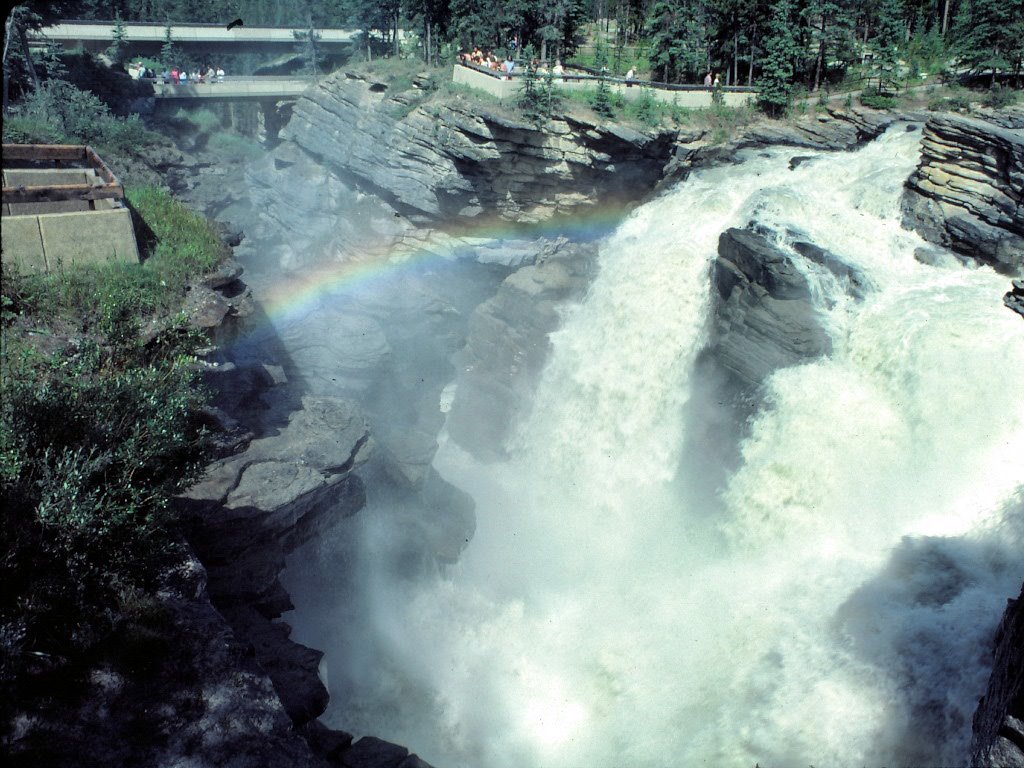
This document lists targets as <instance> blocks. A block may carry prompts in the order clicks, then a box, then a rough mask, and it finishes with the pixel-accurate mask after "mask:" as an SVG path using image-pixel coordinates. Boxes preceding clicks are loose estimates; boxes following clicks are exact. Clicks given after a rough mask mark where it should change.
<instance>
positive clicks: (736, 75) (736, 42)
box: [730, 31, 740, 85]
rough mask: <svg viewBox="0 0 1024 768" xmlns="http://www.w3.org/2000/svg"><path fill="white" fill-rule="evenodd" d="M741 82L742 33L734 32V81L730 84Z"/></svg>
mask: <svg viewBox="0 0 1024 768" xmlns="http://www.w3.org/2000/svg"><path fill="white" fill-rule="evenodd" d="M739 82H740V33H739V32H738V31H737V32H733V33H732V82H731V83H730V85H739Z"/></svg>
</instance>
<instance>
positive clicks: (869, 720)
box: [332, 130, 1024, 768]
mask: <svg viewBox="0 0 1024 768" xmlns="http://www.w3.org/2000/svg"><path fill="white" fill-rule="evenodd" d="M917 139H918V136H917V135H916V134H910V135H908V134H906V133H903V132H901V131H898V130H897V131H893V132H891V133H889V134H887V135H886V136H884V137H883V138H882V139H880V140H878V141H876V142H874V143H872V144H871V145H869V146H868V147H866V148H865V149H863V150H861V151H859V152H857V153H845V154H835V155H821V156H818V157H816V158H815V159H814V160H813V161H811V162H807V163H804V164H802V165H801V166H799V167H798V168H797V169H796V170H793V171H790V170H788V169H787V167H786V160H787V157H788V155H790V154H792V152H789V153H786V152H780V151H773V152H770V153H766V155H759V156H756V157H753V156H752V157H750V158H748V159H747V160H746V161H745V162H744V163H743V164H742V165H738V166H729V167H725V168H720V169H715V170H711V171H707V172H703V173H700V174H696V175H695V176H694V177H692V178H691V179H689V180H687V182H685V183H684V184H682V185H680V186H679V187H677V188H676V189H675V190H673V191H672V192H670V193H668V194H666V195H664V196H662V197H661V198H659V199H657V200H655V201H653V202H651V203H649V204H647V205H645V206H643V207H641V208H640V209H638V210H637V211H635V212H634V213H633V215H631V216H630V218H629V219H628V220H627V221H625V222H624V223H623V225H622V226H621V227H620V228H619V229H618V230H617V231H616V232H615V234H614V235H612V236H611V237H610V238H609V239H608V240H607V241H606V242H604V243H603V244H602V248H601V254H602V255H601V262H600V273H599V275H598V277H597V279H596V281H595V283H594V285H593V288H592V290H591V291H590V293H589V295H588V297H587V299H586V300H585V301H584V302H583V303H582V304H581V305H579V306H577V307H575V308H573V309H572V310H570V311H569V312H567V315H566V317H565V322H564V325H563V327H562V329H561V330H560V331H558V332H557V333H556V334H554V336H553V338H552V353H551V357H550V362H549V365H548V367H547V369H546V370H545V373H544V376H543V380H542V382H541V384H540V386H539V389H538V392H537V396H536V401H535V403H534V406H533V409H532V412H531V413H530V414H529V415H528V417H526V418H525V419H524V420H523V423H522V424H521V425H520V428H519V431H518V433H517V435H516V437H515V439H514V440H513V441H512V444H511V446H510V448H511V450H512V456H513V458H512V459H511V460H509V461H508V462H506V463H504V464H498V465H487V466H484V465H479V464H477V463H476V462H474V461H473V460H472V459H471V458H470V457H468V456H467V455H466V454H464V453H463V452H461V451H460V450H459V449H458V448H457V447H455V446H453V445H451V444H446V445H443V446H442V449H441V451H440V452H439V454H438V458H437V460H436V466H437V468H438V469H439V471H441V472H442V474H443V475H444V476H445V477H446V478H447V479H449V480H450V481H451V482H452V483H454V484H455V485H457V486H459V487H461V488H463V489H465V490H467V491H468V492H470V493H471V494H472V495H473V496H474V497H475V499H476V502H477V518H478V530H477V534H476V536H475V538H474V539H473V541H472V542H471V544H470V546H469V547H468V549H467V550H466V552H465V554H464V556H463V558H462V560H461V561H460V562H459V563H458V564H457V565H456V566H454V567H453V568H452V569H451V570H450V572H449V573H447V574H446V575H445V576H444V577H443V578H438V579H436V580H435V581H432V582H430V583H426V584H423V583H417V584H411V583H408V582H404V583H401V584H392V583H388V582H385V581H383V580H380V579H378V580H375V579H374V578H373V577H372V576H371V577H369V587H370V588H369V589H368V591H367V596H364V598H362V599H364V600H365V601H366V605H367V606H368V608H367V616H370V617H372V621H373V627H372V642H370V643H368V646H369V647H372V651H369V653H370V657H368V658H362V659H361V660H360V663H361V664H362V665H364V666H365V668H366V669H368V670H372V673H367V674H364V675H362V676H356V677H352V676H350V680H351V681H354V682H352V683H351V685H350V688H351V689H350V690H347V691H341V692H339V691H334V692H332V694H333V695H334V696H335V698H336V699H337V700H340V701H342V702H343V704H342V705H341V710H340V711H339V712H337V713H336V717H337V720H338V723H339V724H340V725H343V726H344V727H346V728H348V729H357V730H358V729H363V730H364V731H365V732H366V733H373V734H375V735H380V736H383V737H385V738H388V739H391V740H394V741H398V742H400V743H403V744H406V745H408V746H409V747H410V748H411V749H413V750H414V751H416V752H418V753H419V754H420V755H421V756H423V757H424V758H425V759H426V760H428V761H430V762H431V763H434V764H436V765H438V766H439V768H455V767H456V766H467V767H470V766H472V767H473V768H488V767H491V766H494V767H497V766H511V765H515V766H536V767H537V768H541V767H543V766H558V767H559V768H564V767H569V766H609V767H611V766H634V767H637V768H639V767H641V766H666V765H680V766H683V765H687V766H688V765H716V766H718V765H725V766H728V765H736V766H747V767H748V768H749V766H752V765H753V764H754V763H755V762H759V763H760V764H761V765H806V764H808V763H813V764H817V765H834V766H840V765H850V766H854V765H856V766H860V765H867V764H883V763H888V762H899V761H900V760H911V759H914V760H917V759H920V760H929V761H933V762H936V763H941V762H947V763H951V762H963V761H964V759H965V755H964V750H965V748H966V740H967V739H968V738H969V726H970V724H969V716H970V713H971V710H972V708H973V704H974V702H975V701H976V700H977V697H978V696H979V695H980V693H981V692H982V686H983V685H984V681H985V669H984V660H985V658H986V654H985V653H984V649H985V647H986V644H987V643H988V642H989V636H988V634H987V633H989V632H991V629H992V625H993V623H994V622H995V621H996V620H997V618H998V615H999V613H1000V612H1001V607H1002V605H1003V602H1004V600H1005V598H1006V597H1007V596H1010V595H1011V594H1012V593H1015V592H1016V590H1017V589H1018V588H1019V584H1020V577H1021V574H1022V572H1024V556H1022V554H1021V553H1022V550H1024V547H1022V546H1021V544H1022V541H1024V537H1022V529H1024V523H1022V519H1021V518H1022V516H1024V503H1022V501H1021V499H1020V497H1019V496H1017V497H1015V496H1014V492H1015V489H1016V488H1018V487H1019V486H1020V485H1021V483H1022V480H1024V477H1022V473H1021V465H1020V458H1019V457H1020V456H1024V398H1022V396H1021V394H1020V391H1019V382H1020V381H1021V380H1024V323H1021V322H1020V320H1019V318H1017V317H1015V316H1014V315H1013V314H1012V313H1010V312H1008V311H1007V310H1005V309H1004V308H1003V307H1002V305H1001V301H1000V296H1001V294H1002V293H1003V292H1004V291H1005V290H1006V280H1005V278H1002V277H999V276H997V275H995V274H993V273H992V272H990V271H988V270H985V269H978V270H966V269H964V270H943V269H937V268H933V267H928V266H925V265H922V264H919V263H918V262H916V261H915V260H914V259H913V249H914V247H916V246H919V245H921V241H920V240H919V239H918V238H917V236H916V235H914V234H912V233H909V232H906V231H904V230H903V229H902V228H900V226H899V222H898V198H899V194H900V190H901V188H902V182H903V179H905V178H906V176H907V175H908V174H909V173H910V171H911V170H912V168H913V166H914V165H915V164H916V162H917ZM751 219H756V220H757V221H758V222H760V223H762V224H765V225H768V226H770V227H772V228H773V229H775V230H777V231H780V232H781V231H785V230H787V229H788V230H796V231H799V232H802V233H804V234H805V235H806V239H808V240H810V241H812V242H815V243H817V244H818V245H820V246H822V247H824V248H827V249H829V250H831V251H832V252H834V253H835V254H837V255H839V256H840V257H842V258H843V259H844V260H846V261H847V262H849V263H851V264H853V265H856V266H857V267H858V268H860V269H861V270H862V271H863V273H864V274H865V275H866V276H867V277H868V279H869V280H870V282H871V284H872V286H873V287H874V289H873V290H871V291H869V292H868V295H867V296H866V298H865V299H864V300H863V301H861V302H857V301H853V300H851V299H848V298H847V297H846V296H845V295H842V294H840V293H838V292H837V288H836V286H835V285H834V281H832V282H830V281H829V280H828V279H824V278H821V276H820V275H817V278H820V279H819V282H818V283H817V290H818V292H819V294H820V298H821V299H822V301H823V304H822V309H821V311H822V313H824V314H825V315H826V320H827V324H828V327H829V328H830V330H831V333H832V335H833V344H834V352H833V354H832V355H831V356H829V357H828V358H825V359H821V360H818V361H815V362H811V363H808V364H805V365H801V366H798V367H794V368H789V369H785V370H781V371H778V372H777V373H776V374H775V375H774V376H773V377H772V378H771V379H770V381H769V382H767V383H766V387H765V401H764V405H763V406H762V407H761V409H760V410H759V411H758V413H757V414H756V416H755V418H754V420H753V422H752V423H751V424H750V428H749V434H748V435H747V436H746V438H745V440H744V442H743V444H742V446H741V450H740V453H741V459H742V460H741V463H740V465H739V467H738V469H737V470H736V472H735V473H734V474H733V475H732V477H731V478H730V480H729V482H728V485H727V487H725V488H724V489H722V491H721V493H720V496H719V498H720V500H721V508H720V509H717V510H715V511H714V515H711V514H709V511H708V510H700V509H693V508H688V507H687V505H686V503H685V502H684V501H683V500H682V496H681V494H680V488H681V487H686V486H687V485H693V484H700V483H701V482H702V478H700V477H693V476H688V475H687V474H686V471H685V469H684V471H683V473H682V475H680V474H679V467H680V455H681V446H682V445H683V441H684V437H685V433H686V428H687V424H686V419H685V416H684V414H685V413H686V412H687V411H686V409H685V408H684V406H685V405H686V402H687V399H688V397H689V396H690V390H691V384H690V377H691V375H692V370H693V366H694V361H695V358H696V355H697V353H698V351H699V350H700V348H701V346H702V344H703V343H704V341H705V339H704V336H705V327H706V322H707V313H708V307H709V302H710V279H709V267H710V265H711V263H712V261H713V259H714V257H715V253H716V248H717V241H718V236H719V233H721V232H722V231H723V230H724V229H726V228H727V227H730V226H744V225H745V224H747V223H748V222H749V221H750V220H751ZM803 268H804V269H807V270H808V271H809V273H810V272H812V271H814V270H813V269H812V268H811V267H810V266H806V267H803ZM816 274H817V273H816ZM1014 382H1017V383H1018V386H1015V385H1014ZM365 525H366V527H367V530H368V535H367V539H366V541H364V542H362V544H361V546H362V547H364V548H365V551H366V552H371V553H372V551H373V547H374V546H375V545H376V543H377V542H379V541H382V540H383V539H384V538H386V537H387V535H388V534H387V531H386V530H385V529H384V524H383V522H382V521H380V520H378V521H374V520H373V519H372V518H369V519H368V520H367V522H366V523H365ZM372 560H373V558H372V555H369V556H366V559H365V565H366V568H367V569H368V571H369V572H370V573H371V574H372V570H373V569H372ZM382 578H383V577H381V579H382ZM365 619H366V616H364V617H363V620H365ZM350 650H351V649H350Z"/></svg>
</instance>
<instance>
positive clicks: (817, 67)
mask: <svg viewBox="0 0 1024 768" xmlns="http://www.w3.org/2000/svg"><path fill="white" fill-rule="evenodd" d="M820 32H821V39H820V40H819V41H818V60H817V61H816V62H815V64H814V87H813V88H811V93H814V92H816V91H817V90H818V86H819V85H821V71H822V70H823V69H824V68H825V16H824V15H822V17H821V30H820Z"/></svg>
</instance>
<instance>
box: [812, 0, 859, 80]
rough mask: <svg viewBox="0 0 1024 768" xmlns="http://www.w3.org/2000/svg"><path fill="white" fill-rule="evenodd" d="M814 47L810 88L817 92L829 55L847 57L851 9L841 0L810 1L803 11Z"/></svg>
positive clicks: (852, 20)
mask: <svg viewBox="0 0 1024 768" xmlns="http://www.w3.org/2000/svg"><path fill="white" fill-rule="evenodd" d="M803 17H804V20H805V21H806V22H807V24H808V25H809V30H810V38H811V41H812V42H813V44H814V47H815V51H816V54H815V57H814V75H813V79H812V85H811V91H817V90H818V87H819V86H820V85H821V81H822V79H823V77H824V76H825V74H826V68H827V66H828V58H830V57H834V56H838V57H840V58H848V57H849V53H850V48H851V44H852V40H853V23H854V18H853V8H852V7H850V6H849V5H848V4H847V3H846V2H844V1H842V0H810V2H809V3H808V4H807V6H806V7H805V8H804V10H803Z"/></svg>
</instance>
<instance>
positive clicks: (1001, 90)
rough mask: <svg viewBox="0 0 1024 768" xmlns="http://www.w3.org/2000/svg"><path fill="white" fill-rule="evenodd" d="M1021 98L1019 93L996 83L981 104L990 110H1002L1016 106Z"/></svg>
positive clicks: (986, 93)
mask: <svg viewBox="0 0 1024 768" xmlns="http://www.w3.org/2000/svg"><path fill="white" fill-rule="evenodd" d="M1019 97H1020V92H1019V91H1016V90H1014V89H1013V88H1009V87H1007V86H1005V85H1000V84H999V83H996V84H995V85H993V86H992V87H991V88H989V89H988V90H987V91H986V92H985V95H984V97H982V100H981V103H982V104H984V105H985V106H986V107H989V108H990V109H1002V108H1004V107H1008V106H1010V105H1011V104H1016V103H1017V100H1018V98H1019Z"/></svg>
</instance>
